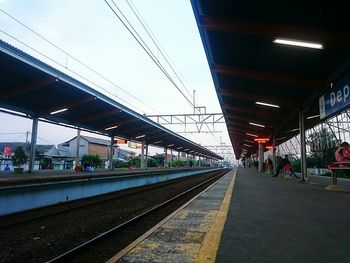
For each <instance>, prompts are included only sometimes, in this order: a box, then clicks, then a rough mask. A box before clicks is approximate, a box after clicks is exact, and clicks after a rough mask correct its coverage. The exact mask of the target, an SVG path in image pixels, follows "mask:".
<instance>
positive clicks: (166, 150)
mask: <svg viewBox="0 0 350 263" xmlns="http://www.w3.org/2000/svg"><path fill="white" fill-rule="evenodd" d="M167 161H168V148H165V156H164V167H165V168H166V167H167V166H168V165H167V164H168V162H167Z"/></svg>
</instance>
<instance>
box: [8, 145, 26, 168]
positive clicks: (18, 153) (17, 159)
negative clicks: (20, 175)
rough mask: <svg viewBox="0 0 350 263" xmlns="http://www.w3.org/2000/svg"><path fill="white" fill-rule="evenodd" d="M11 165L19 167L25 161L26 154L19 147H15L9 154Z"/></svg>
mask: <svg viewBox="0 0 350 263" xmlns="http://www.w3.org/2000/svg"><path fill="white" fill-rule="evenodd" d="M11 160H12V165H14V166H17V167H20V166H21V165H23V164H25V163H26V162H27V155H26V154H25V152H24V151H23V149H22V148H21V147H17V148H16V150H15V151H14V153H13V155H12V156H11Z"/></svg>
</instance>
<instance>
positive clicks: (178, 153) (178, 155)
mask: <svg viewBox="0 0 350 263" xmlns="http://www.w3.org/2000/svg"><path fill="white" fill-rule="evenodd" d="M177 160H178V161H180V152H177Z"/></svg>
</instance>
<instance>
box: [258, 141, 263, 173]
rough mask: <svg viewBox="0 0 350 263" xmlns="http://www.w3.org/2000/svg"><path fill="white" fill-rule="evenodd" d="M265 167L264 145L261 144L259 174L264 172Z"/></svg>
mask: <svg viewBox="0 0 350 263" xmlns="http://www.w3.org/2000/svg"><path fill="white" fill-rule="evenodd" d="M263 165H264V145H263V144H262V143H259V168H258V172H262V171H263Z"/></svg>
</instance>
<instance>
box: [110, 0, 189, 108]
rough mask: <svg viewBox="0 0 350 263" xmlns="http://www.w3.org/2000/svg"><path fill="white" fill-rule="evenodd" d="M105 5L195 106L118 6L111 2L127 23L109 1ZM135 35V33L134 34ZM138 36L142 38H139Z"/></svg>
mask: <svg viewBox="0 0 350 263" xmlns="http://www.w3.org/2000/svg"><path fill="white" fill-rule="evenodd" d="M104 1H105V3H106V4H107V5H108V7H109V8H110V9H111V11H112V12H113V13H114V15H115V16H116V17H117V18H118V20H119V21H120V22H121V23H122V24H123V25H124V27H125V28H126V29H127V30H128V31H129V33H130V34H131V35H132V36H133V38H134V39H135V40H136V42H137V43H138V44H139V45H140V46H141V48H142V49H143V50H144V51H145V52H146V53H147V55H148V56H149V57H150V58H151V59H152V61H153V62H154V63H155V64H156V65H157V67H158V68H159V69H160V70H161V71H162V72H163V74H164V75H165V76H166V77H167V78H168V79H169V81H170V82H171V83H172V84H173V85H174V87H175V88H176V89H177V90H178V91H179V92H180V93H181V94H182V96H183V97H184V98H185V99H186V100H187V101H188V102H189V103H190V105H192V106H194V105H193V103H192V101H191V100H190V99H188V98H187V96H186V95H185V94H184V93H183V91H182V90H181V89H180V88H179V87H178V85H177V84H176V83H175V81H174V80H173V79H172V77H171V76H170V75H169V74H168V72H167V71H166V70H165V69H164V68H163V66H162V65H161V63H160V62H159V61H158V60H157V59H156V56H155V55H154V54H153V52H152V51H151V50H150V49H149V48H148V46H147V45H146V44H145V46H144V45H142V43H141V42H143V43H145V42H144V41H143V40H142V38H141V37H140V36H139V34H138V33H137V32H136V30H135V29H134V28H133V27H132V26H131V28H132V29H131V28H130V27H128V26H127V24H126V23H128V24H129V25H131V23H130V22H129V20H128V19H127V18H126V17H125V16H124V14H123V12H122V11H121V10H120V8H119V7H118V6H117V4H116V3H115V2H114V1H113V0H111V2H112V3H113V5H114V6H115V8H116V9H117V10H118V11H119V13H120V14H121V15H122V16H123V17H124V19H125V20H126V22H125V21H124V20H123V19H122V18H121V16H120V15H119V14H118V13H117V12H116V10H115V9H114V8H113V7H112V6H111V5H110V4H109V3H108V1H107V0H104ZM133 31H134V32H135V33H134V32H133ZM136 35H138V36H139V37H140V39H139V38H137V37H136Z"/></svg>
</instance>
